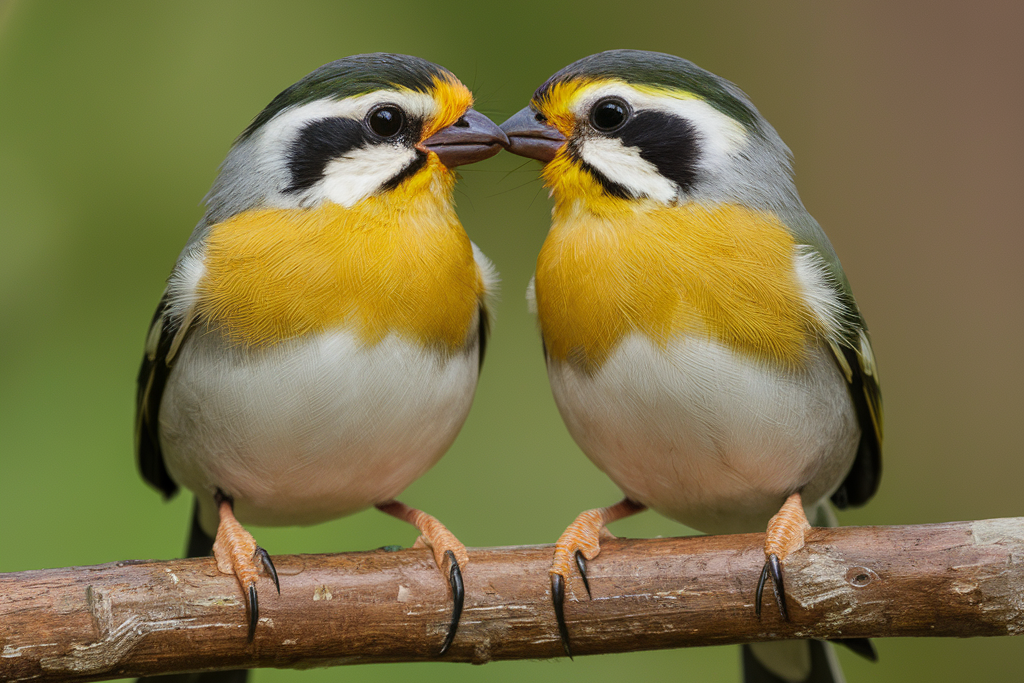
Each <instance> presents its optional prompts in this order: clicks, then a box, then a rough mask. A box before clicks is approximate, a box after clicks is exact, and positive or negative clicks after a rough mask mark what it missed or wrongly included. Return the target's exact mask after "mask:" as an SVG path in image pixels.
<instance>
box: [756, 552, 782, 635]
mask: <svg viewBox="0 0 1024 683" xmlns="http://www.w3.org/2000/svg"><path fill="white" fill-rule="evenodd" d="M769 574H771V577H772V592H773V593H775V602H776V604H778V606H779V614H781V615H782V619H783V620H784V621H789V613H788V612H787V611H786V587H785V585H784V584H783V583H782V564H781V563H780V562H779V556H778V555H776V554H775V553H772V554H771V555H769V556H768V559H767V560H765V563H764V567H762V568H761V578H760V579H759V580H758V582H757V594H756V596H755V598H754V613H755V614H757V616H761V594H762V593H763V592H764V584H765V581H766V580H767V579H768V575H769Z"/></svg>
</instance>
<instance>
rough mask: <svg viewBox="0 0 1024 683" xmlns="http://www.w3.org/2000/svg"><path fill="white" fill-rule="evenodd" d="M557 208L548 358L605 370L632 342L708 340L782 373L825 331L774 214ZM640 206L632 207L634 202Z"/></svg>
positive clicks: (547, 261) (545, 323)
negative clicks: (632, 338) (633, 338)
mask: <svg viewBox="0 0 1024 683" xmlns="http://www.w3.org/2000/svg"><path fill="white" fill-rule="evenodd" d="M581 204H582V203H577V204H576V205H575V206H569V205H563V206H558V207H556V210H555V218H554V223H553V225H552V228H551V232H550V233H549V235H548V238H547V240H546V241H545V243H544V246H543V248H542V250H541V254H540V257H539V259H538V263H537V279H536V297H537V312H538V315H539V318H540V324H541V329H542V332H543V335H544V341H545V344H546V346H547V351H548V354H549V355H550V356H551V357H553V358H555V359H558V360H567V361H569V362H571V363H573V364H575V365H578V366H580V367H582V368H584V369H588V370H596V369H597V368H599V367H600V366H601V364H602V363H603V362H604V361H605V360H606V359H607V357H608V355H609V353H610V352H611V351H612V350H614V348H615V347H616V346H617V345H618V343H619V342H620V341H621V340H622V339H623V337H624V336H625V335H627V334H629V333H631V332H640V333H642V334H644V335H646V336H648V337H649V338H650V339H652V340H653V341H654V342H655V343H657V344H658V345H659V346H661V347H662V348H664V347H665V346H666V344H667V343H668V342H669V340H671V339H672V338H673V337H677V336H679V335H705V336H709V337H710V338H712V339H715V340H716V341H720V342H722V343H724V344H726V345H727V346H729V347H731V348H733V349H735V350H737V351H740V352H742V353H745V354H748V355H749V356H752V357H755V358H758V359H763V360H765V361H767V362H774V363H778V364H782V365H796V364H799V363H800V362H801V360H802V359H803V357H804V354H805V349H806V342H807V339H808V335H809V334H812V333H813V332H814V331H815V330H816V328H817V327H818V326H819V324H818V323H817V321H816V320H815V318H814V315H813V313H812V311H811V310H810V309H809V308H808V306H807V305H806V304H805V303H804V300H803V296H802V291H801V288H800V284H799V282H798V280H797V276H796V273H795V248H794V243H793V240H792V238H791V237H790V234H789V232H788V231H787V230H786V229H785V227H784V226H783V225H782V224H781V223H780V222H779V220H778V218H776V217H775V216H774V215H773V214H771V213H768V212H758V211H754V210H750V209H746V208H743V207H739V206H732V205H720V206H714V207H702V206H696V205H692V204H690V205H684V206H652V204H651V203H647V202H645V203H644V205H641V206H635V205H634V206H630V205H627V203H626V202H619V201H616V202H615V205H617V206H606V207H602V208H603V209H604V210H602V211H600V212H595V211H593V210H592V209H593V207H590V208H582V207H581ZM630 204H635V203H632V202H631V203H630Z"/></svg>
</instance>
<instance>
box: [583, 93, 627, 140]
mask: <svg viewBox="0 0 1024 683" xmlns="http://www.w3.org/2000/svg"><path fill="white" fill-rule="evenodd" d="M628 118H629V105H628V104H626V103H625V102H623V101H622V100H620V99H619V98H617V97H612V98H609V99H606V100H601V101H600V102H598V103H597V104H595V105H594V108H593V109H591V110H590V123H591V125H593V126H594V128H596V129H597V130H599V131H602V132H604V133H607V132H609V131H613V130H615V129H616V128H618V127H619V126H621V125H622V124H624V123H625V122H626V119H628Z"/></svg>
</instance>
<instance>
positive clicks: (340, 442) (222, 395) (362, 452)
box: [160, 330, 478, 531]
mask: <svg viewBox="0 0 1024 683" xmlns="http://www.w3.org/2000/svg"><path fill="white" fill-rule="evenodd" d="M477 372H478V364H477V353H476V349H475V348H474V349H470V350H468V351H467V352H464V353H458V354H456V355H454V356H450V357H444V356H442V355H441V354H440V353H439V352H437V351H435V350H432V349H424V348H422V347H421V346H419V345H417V344H414V343H411V342H408V341H406V340H403V339H400V338H397V337H395V336H390V337H388V338H386V339H385V340H383V341H382V342H381V343H379V344H376V345H374V346H366V345H364V344H362V343H361V342H359V341H358V340H357V339H356V338H355V337H354V335H352V334H350V333H348V332H343V331H334V332H330V333H325V334H321V335H318V336H311V337H304V338H302V339H299V340H293V341H289V342H285V343H281V344H278V345H276V346H273V347H270V348H267V349H262V350H255V351H253V350H244V349H240V348H227V347H225V346H224V342H223V340H222V338H221V337H220V336H219V335H217V334H216V333H205V334H203V333H201V332H200V331H198V330H197V331H196V333H195V334H194V335H193V336H192V337H191V338H190V339H189V340H187V342H186V343H185V345H184V346H183V347H182V349H181V351H180V355H179V357H178V359H177V361H176V364H175V367H174V368H173V370H172V371H171V374H170V377H169V379H168V382H167V386H166V389H165V391H164V395H163V400H162V401H161V405H160V443H161V447H162V449H163V454H164V459H165V461H166V463H167V467H168V470H169V471H170V473H171V476H172V477H173V478H174V479H175V481H177V482H178V483H179V484H181V485H182V486H184V487H186V488H188V489H190V490H192V491H194V492H195V493H196V494H197V500H198V501H199V503H200V508H201V520H202V522H203V525H204V527H206V528H207V530H208V531H212V530H213V529H215V528H216V515H215V511H214V508H213V498H212V494H213V492H214V491H215V490H216V489H221V490H222V491H223V492H224V493H226V494H227V495H229V496H231V497H232V498H233V499H234V502H235V514H236V516H237V517H238V519H239V521H241V522H242V523H252V524H260V525H285V524H312V523H316V522H321V521H325V520H328V519H333V518H336V517H340V516H343V515H346V514H349V513H352V512H355V511H357V510H360V509H362V508H365V507H368V506H370V505H373V504H374V503H379V502H383V501H386V500H389V499H391V498H393V497H394V496H396V495H398V493H399V492H400V491H401V490H402V489H404V488H405V487H406V486H408V485H409V484H410V483H411V482H412V481H413V480H414V479H416V478H417V477H418V476H420V475H421V474H423V473H424V472H425V471H426V470H427V469H429V468H430V467H431V466H432V465H433V464H434V463H435V462H437V460H438V459H439V458H440V457H441V455H443V454H444V452H445V451H446V450H447V449H448V447H449V446H450V445H451V443H452V441H453V440H454V439H455V436H456V435H457V434H458V431H459V428H460V427H461V426H462V423H463V422H464V421H465V419H466V415H467V414H468V412H469V407H470V404H471V403H472V400H473V393H474V391H475V388H476V380H477Z"/></svg>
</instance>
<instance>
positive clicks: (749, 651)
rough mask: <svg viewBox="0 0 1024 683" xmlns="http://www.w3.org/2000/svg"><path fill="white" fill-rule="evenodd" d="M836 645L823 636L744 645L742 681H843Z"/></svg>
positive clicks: (790, 682)
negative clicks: (824, 639)
mask: <svg viewBox="0 0 1024 683" xmlns="http://www.w3.org/2000/svg"><path fill="white" fill-rule="evenodd" d="M845 681H846V679H845V678H844V677H843V670H842V669H841V668H839V659H838V658H837V657H836V653H835V649H834V648H833V647H832V646H831V645H830V644H829V643H826V642H825V641H822V640H780V641H775V642H771V643H749V644H746V645H744V646H743V683H845Z"/></svg>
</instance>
